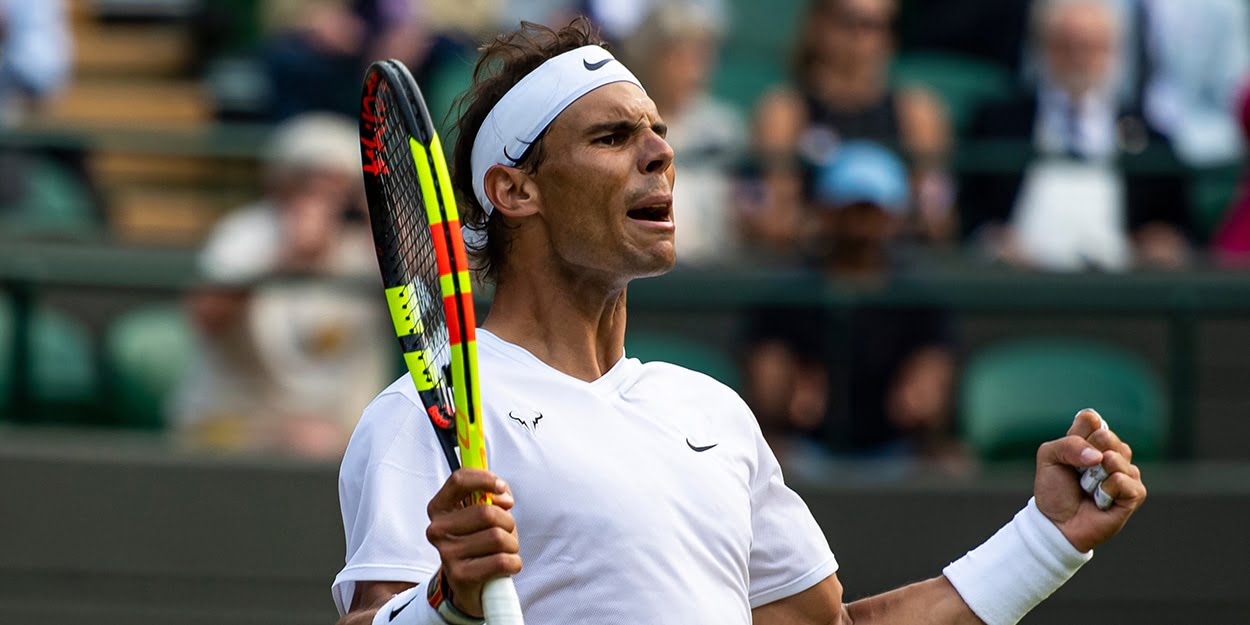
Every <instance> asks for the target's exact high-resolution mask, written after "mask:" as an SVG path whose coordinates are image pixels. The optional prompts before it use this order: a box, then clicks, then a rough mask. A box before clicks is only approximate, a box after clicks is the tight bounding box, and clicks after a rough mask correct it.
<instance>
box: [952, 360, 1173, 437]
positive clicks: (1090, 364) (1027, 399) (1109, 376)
mask: <svg viewBox="0 0 1250 625" xmlns="http://www.w3.org/2000/svg"><path fill="white" fill-rule="evenodd" d="M1085 407H1094V408H1096V409H1097V410H1098V411H1099V413H1100V414H1101V415H1102V416H1103V418H1105V419H1106V420H1107V421H1108V422H1109V423H1111V424H1112V426H1113V427H1114V428H1115V430H1116V432H1117V433H1118V434H1119V435H1120V436H1121V437H1123V438H1124V439H1125V440H1131V441H1133V442H1132V446H1133V452H1134V458H1135V460H1136V459H1151V458H1157V457H1158V456H1159V454H1160V453H1161V451H1162V450H1163V443H1164V435H1165V428H1166V424H1165V414H1164V413H1165V409H1164V401H1163V392H1162V390H1161V384H1160V382H1159V379H1158V377H1157V376H1156V375H1155V373H1154V372H1153V371H1151V370H1150V368H1149V367H1147V366H1146V365H1145V364H1144V363H1143V362H1141V360H1140V359H1139V358H1137V357H1136V356H1135V355H1134V354H1131V353H1129V352H1126V351H1123V350H1121V349H1119V348H1115V347H1112V346H1106V345H1101V344H1098V343H1096V342H1090V341H1088V340H1085V339H1080V340H1078V339H1062V338H1058V339H1044V338H1037V339H1021V340H1015V341H1009V342H1004V343H1000V344H998V345H995V346H992V347H990V348H987V349H985V350H982V351H981V352H980V353H977V354H975V355H974V356H973V358H972V359H971V361H970V362H969V363H968V365H967V367H966V370H965V373H964V378H963V388H962V392H961V398H960V415H961V416H962V419H963V421H962V427H963V429H964V433H965V436H966V440H967V441H968V443H969V444H970V445H972V447H973V448H974V449H975V450H976V451H977V453H978V454H979V455H980V456H981V457H983V458H985V459H989V460H1010V459H1020V460H1023V459H1031V458H1033V457H1034V456H1035V454H1036V452H1037V446H1038V445H1039V444H1041V443H1042V442H1045V441H1047V440H1051V439H1055V438H1059V437H1060V436H1063V434H1064V433H1065V432H1066V431H1067V429H1068V427H1069V426H1070V425H1071V424H1072V419H1073V417H1074V415H1075V414H1076V412H1077V411H1078V410H1080V409H1081V408H1085Z"/></svg>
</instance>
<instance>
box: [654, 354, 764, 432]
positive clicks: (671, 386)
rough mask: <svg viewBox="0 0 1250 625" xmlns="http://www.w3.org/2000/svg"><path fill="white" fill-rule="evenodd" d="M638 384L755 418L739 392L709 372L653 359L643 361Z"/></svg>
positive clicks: (710, 409) (716, 409)
mask: <svg viewBox="0 0 1250 625" xmlns="http://www.w3.org/2000/svg"><path fill="white" fill-rule="evenodd" d="M637 384H638V385H640V386H642V387H643V388H644V389H645V390H647V391H648V392H655V393H661V392H662V393H664V396H665V397H670V398H672V400H673V401H674V403H677V404H679V405H680V404H693V405H697V406H700V407H701V408H704V411H707V412H716V413H719V414H729V415H733V416H734V417H735V418H746V419H750V420H751V421H752V422H754V416H752V413H751V409H750V408H749V407H747V404H746V402H745V401H743V399H742V397H740V396H739V395H738V392H737V391H735V390H734V389H732V388H730V387H729V386H727V385H726V384H724V383H723V382H721V381H720V380H717V379H716V378H714V377H712V376H710V375H708V374H706V373H702V372H699V371H695V370H693V369H687V368H686V367H683V366H681V365H675V364H673V363H670V362H662V361H651V362H645V363H642V366H641V373H640V375H639V377H638V382H637ZM652 389H654V391H653V390H652Z"/></svg>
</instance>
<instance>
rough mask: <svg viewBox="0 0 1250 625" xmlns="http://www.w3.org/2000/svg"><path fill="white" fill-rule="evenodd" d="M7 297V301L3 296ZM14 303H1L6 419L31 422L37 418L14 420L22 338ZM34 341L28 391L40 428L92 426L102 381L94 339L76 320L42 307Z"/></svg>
mask: <svg viewBox="0 0 1250 625" xmlns="http://www.w3.org/2000/svg"><path fill="white" fill-rule="evenodd" d="M0 297H2V296H0ZM15 325H16V324H15V318H14V310H13V306H12V302H11V301H10V300H8V299H3V298H0V418H4V419H7V420H30V419H32V418H33V414H23V415H19V414H14V410H13V409H14V408H16V406H14V405H13V398H14V395H15V392H16V390H17V388H16V386H15V378H16V376H15V373H16V372H15V370H14V364H15V363H14V361H13V354H14V351H15V349H16V348H17V341H18V340H21V338H22V337H18V336H17V332H16V328H15ZM29 332H30V334H29V335H28V336H27V337H25V340H28V341H29V343H28V346H29V350H30V351H29V352H28V358H29V365H28V368H27V371H28V375H29V377H28V378H27V385H28V386H27V390H28V392H29V395H28V397H29V401H30V403H31V404H33V406H23V407H21V408H22V409H32V408H33V413H34V414H37V415H38V417H39V418H38V421H39V422H40V423H82V422H84V421H89V420H90V416H91V414H92V413H91V410H90V407H91V406H92V404H93V403H94V402H95V400H96V398H97V393H98V388H99V380H98V376H97V372H96V358H95V350H94V349H93V347H92V343H91V337H90V333H89V332H88V331H87V328H86V327H85V326H84V325H83V324H82V323H81V322H79V321H77V320H76V319H74V318H72V317H70V316H68V315H66V314H64V313H62V312H60V311H58V310H55V309H52V308H47V307H42V306H36V307H35V309H34V311H33V312H32V314H31V319H30V326H29Z"/></svg>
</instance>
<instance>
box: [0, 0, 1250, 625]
mask: <svg viewBox="0 0 1250 625" xmlns="http://www.w3.org/2000/svg"><path fill="white" fill-rule="evenodd" d="M579 13H580V14H587V15H589V16H590V17H591V18H592V19H593V20H594V21H595V22H596V23H597V24H599V25H600V27H601V28H602V30H603V33H604V35H605V36H606V37H607V38H608V39H610V40H611V41H612V44H613V50H614V51H615V52H616V54H617V55H618V57H620V58H622V60H624V62H625V63H626V64H627V65H629V66H630V67H631V68H632V69H633V70H634V72H635V73H636V74H638V76H639V77H640V79H641V80H642V82H643V83H644V84H645V85H646V86H647V89H648V93H649V95H650V96H651V98H652V99H653V100H654V101H655V102H656V105H657V107H658V109H659V111H660V113H661V115H662V116H663V117H664V118H665V120H666V121H667V122H668V124H669V126H670V128H671V131H670V135H669V140H670V142H671V143H672V145H673V147H674V150H675V152H676V155H677V156H676V160H677V169H678V176H677V185H676V188H675V194H676V198H675V218H676V221H677V226H678V229H677V247H678V257H679V267H678V269H677V270H675V271H674V272H673V273H672V274H671V275H669V276H666V277H663V278H659V279H654V280H646V281H640V282H637V283H635V284H634V285H633V286H631V288H630V304H631V312H632V315H631V319H630V329H629V335H628V337H627V353H628V354H629V355H631V356H637V357H640V358H642V359H643V360H666V361H671V362H676V363H678V364H682V365H685V366H688V367H691V368H694V369H697V370H700V371H704V372H706V373H708V374H710V375H713V376H714V377H716V378H718V379H720V380H721V381H722V382H725V383H726V384H728V385H730V386H732V387H734V388H735V389H736V390H737V391H738V392H739V393H740V394H742V396H743V397H744V398H745V399H746V400H747V402H748V403H749V404H750V405H751V407H752V409H753V410H754V411H755V414H756V416H757V417H758V419H759V420H760V424H761V426H762V428H763V430H764V432H765V435H766V436H767V437H768V438H769V440H770V442H771V443H772V446H773V448H774V450H775V451H776V452H777V454H778V456H779V458H780V459H781V461H782V463H783V465H784V466H785V468H786V470H787V476H788V477H789V479H790V480H791V481H793V482H794V483H795V484H797V485H798V487H799V489H800V491H802V492H803V493H804V495H805V497H806V498H807V500H808V501H809V502H810V504H811V506H812V508H813V510H814V512H816V514H817V517H818V519H820V520H821V522H822V526H823V527H825V529H826V531H827V532H828V533H829V534H830V540H831V543H832V545H833V547H834V549H835V552H836V553H838V554H839V560H840V561H841V562H842V563H843V567H844V574H843V575H842V577H843V581H844V584H846V585H847V588H848V592H849V593H850V595H849V596H852V597H854V596H862V595H866V594H871V593H875V592H879V591H882V590H885V589H887V588H889V587H891V586H894V585H897V584H901V583H904V582H906V581H910V580H912V579H917V578H919V577H921V576H928V575H931V574H933V573H934V572H935V571H936V570H938V568H940V566H942V565H944V564H945V563H946V562H948V561H950V560H952V559H954V558H956V557H958V556H959V555H961V554H962V553H963V551H964V550H966V549H967V548H968V547H971V546H972V545H975V544H977V543H978V542H979V541H980V540H981V539H983V538H984V536H987V535H988V533H989V532H991V531H992V530H993V529H994V528H996V527H998V526H999V525H1001V523H1002V522H1003V521H1005V520H1006V518H1007V517H1008V516H1009V515H1010V514H1011V512H1012V511H1014V510H1015V509H1016V508H1018V506H1019V504H1020V503H1021V502H1022V501H1023V500H1022V497H1023V493H1025V492H1027V491H1028V484H1029V474H1030V466H1029V465H1030V462H1031V461H1032V455H1033V453H1034V451H1035V450H1036V446H1037V444H1039V443H1040V442H1042V441H1044V440H1047V439H1050V438H1054V437H1056V436H1058V435H1060V434H1062V432H1063V431H1064V430H1066V428H1067V426H1068V425H1069V423H1070V421H1071V418H1072V415H1074V414H1075V413H1076V411H1077V410H1078V409H1080V408H1082V407H1085V406H1094V407H1097V408H1098V409H1099V410H1100V411H1101V413H1102V414H1103V416H1104V417H1106V419H1107V420H1108V421H1109V422H1110V423H1111V424H1112V426H1113V427H1115V429H1116V430H1117V431H1118V432H1119V433H1120V434H1121V436H1123V437H1124V438H1125V439H1126V440H1127V441H1129V442H1130V443H1131V444H1132V446H1133V449H1134V452H1135V455H1136V459H1137V460H1139V461H1140V462H1142V463H1143V464H1144V466H1146V467H1147V470H1146V481H1147V483H1148V485H1149V486H1150V487H1151V493H1152V495H1151V502H1150V503H1149V504H1148V505H1147V506H1146V508H1145V509H1144V510H1143V512H1142V513H1141V514H1140V515H1139V517H1140V518H1141V520H1140V522H1138V520H1137V519H1135V520H1134V523H1133V524H1131V525H1130V530H1129V531H1128V532H1126V534H1125V535H1124V536H1123V537H1122V538H1121V539H1119V540H1118V541H1116V543H1113V544H1112V545H1109V546H1108V547H1107V548H1106V554H1107V555H1105V556H1104V557H1100V558H1098V559H1096V560H1095V561H1094V563H1093V564H1091V565H1090V566H1089V567H1088V568H1087V572H1085V573H1083V574H1082V577H1083V578H1085V577H1087V576H1090V577H1096V576H1099V575H1104V576H1107V577H1108V578H1111V579H1116V580H1123V581H1122V582H1121V581H1117V582H1116V583H1115V584H1114V585H1113V586H1114V587H1110V585H1109V586H1108V587H1094V586H1089V587H1086V588H1067V589H1064V590H1062V591H1061V592H1060V593H1059V594H1058V595H1057V596H1056V598H1055V600H1054V601H1052V602H1050V603H1048V604H1047V605H1046V606H1044V607H1043V608H1042V609H1040V610H1039V611H1038V613H1036V614H1035V615H1033V616H1031V617H1029V619H1026V621H1025V622H1026V623H1046V622H1055V623H1058V622H1071V621H1072V620H1074V619H1075V618H1078V617H1088V618H1094V617H1095V616H1098V617H1099V618H1101V619H1102V620H1103V621H1104V622H1112V623H1120V622H1123V623H1130V622H1131V623H1153V622H1159V623H1164V622H1168V623H1171V622H1175V621H1176V620H1178V619H1180V618H1185V617H1189V618H1192V617H1193V616H1194V615H1195V614H1201V615H1203V616H1204V617H1205V618H1204V620H1203V621H1202V622H1204V623H1217V624H1218V623H1230V624H1231V623H1238V624H1245V623H1250V598H1248V596H1247V595H1246V593H1245V590H1244V589H1245V588H1246V587H1247V586H1250V569H1248V568H1247V567H1246V566H1245V565H1244V562H1245V561H1247V559H1250V539H1247V538H1246V534H1245V530H1244V528H1245V527H1248V526H1250V385H1247V380H1248V379H1250V315H1248V313H1250V195H1247V193H1248V188H1247V187H1245V186H1244V185H1243V184H1242V182H1243V177H1244V175H1245V173H1246V169H1245V147H1244V142H1245V137H1246V135H1247V134H1248V133H1250V2H1246V1H1245V0H941V1H922V0H770V1H768V2H758V1H751V0H667V1H663V2H661V1H659V0H511V1H509V0H461V1H459V2H450V1H448V0H217V1H209V0H63V1H58V0H38V1H36V0H0V492H4V493H6V494H7V495H8V496H7V497H5V501H4V503H3V504H0V582H2V583H0V621H4V622H23V619H30V618H35V617H36V616H38V617H39V618H45V617H46V616H47V615H48V614H51V613H56V614H61V615H63V616H66V617H70V618H75V617H85V616H87V615H90V616H92V617H93V618H94V619H95V621H96V622H100V621H103V622H114V621H116V622H127V623H146V622H152V623H155V622H158V621H159V622H162V623H168V622H170V621H171V620H172V621H173V622H186V623H198V622H204V623H209V622H222V621H223V620H227V619H228V620H230V621H232V622H246V623H252V622H255V623H288V622H289V623H295V622H312V621H323V622H330V621H332V619H333V609H332V607H331V604H330V601H329V596H328V593H326V592H325V590H326V589H328V585H329V582H330V580H331V579H332V577H333V573H334V571H335V570H337V568H338V566H339V564H340V563H341V556H342V535H341V526H340V525H338V518H339V517H338V512H337V501H336V498H335V491H334V488H335V482H334V480H335V472H336V470H337V459H338V458H339V457H340V456H341V453H342V450H343V447H344V446H345V445H346V442H347V439H348V437H349V436H350V433H351V430H352V427H353V426H354V424H355V420H356V419H357V418H358V417H359V414H360V411H361V409H362V408H363V407H364V405H365V404H366V403H367V402H368V401H369V399H370V398H371V397H372V396H373V395H374V394H375V393H376V392H377V391H378V390H380V389H381V388H383V387H384V386H385V384H387V383H388V382H389V381H390V380H392V379H394V378H395V377H396V376H398V375H399V374H400V372H401V371H402V361H401V360H400V357H399V354H398V353H397V351H396V350H395V348H394V346H393V342H394V341H393V339H390V338H389V336H388V335H389V330H388V328H389V326H388V325H387V320H386V319H385V317H384V316H383V315H382V314H379V313H382V310H381V309H382V306H381V305H380V300H379V299H378V295H377V289H376V287H377V277H376V261H375V259H374V257H373V250H372V246H371V240H370V235H369V231H368V222H367V216H366V214H365V207H364V202H363V193H362V189H361V180H360V170H359V167H360V163H359V152H358V139H357V135H356V126H355V119H354V116H355V114H356V110H357V106H358V96H359V81H360V78H361V76H362V75H363V71H364V68H365V67H366V66H367V64H368V62H369V61H371V60H373V59H378V58H398V59H401V60H403V61H404V62H405V63H406V64H407V65H408V66H409V67H410V68H411V69H412V71H413V73H414V75H415V76H416V78H417V80H418V83H419V84H420V86H421V88H422V90H423V92H424V94H425V97H426V100H427V102H428V103H429V105H430V108H431V110H432V113H433V114H434V116H435V117H436V123H440V124H441V126H442V127H443V128H444V130H445V134H447V133H448V132H450V128H451V125H452V124H451V120H452V119H454V114H455V99H456V97H457V96H458V95H459V94H460V93H461V92H463V90H464V89H465V88H466V87H467V86H468V85H469V83H470V81H471V75H472V71H473V63H474V61H475V59H476V48H477V46H479V45H480V44H481V43H482V42H485V41H489V40H490V38H491V37H493V36H494V35H495V34H496V33H498V32H500V31H502V30H506V29H511V28H514V27H515V26H516V24H517V23H518V21H519V20H522V19H525V20H531V21H536V22H540V23H543V24H548V25H553V26H558V25H562V24H564V23H567V22H568V21H569V20H570V19H571V18H572V17H573V16H575V15H577V14H579ZM452 143H454V142H452V141H444V144H445V145H450V144H452ZM482 291H483V293H485V295H484V296H483V299H482V301H481V302H480V304H479V305H480V306H482V307H483V312H484V311H485V310H486V309H487V308H488V307H489V288H484V289H482ZM917 519H922V520H926V521H928V523H916V520H917ZM1238 528H1240V529H1238ZM848 537H853V542H852V540H850V539H848ZM1178 539H1179V540H1181V542H1180V543H1179V546H1178V542H1177V541H1178ZM1225 559H1227V562H1229V563H1233V562H1240V564H1237V565H1232V564H1228V565H1227V566H1224V565H1222V564H1219V562H1223V561H1224V560H1225ZM1230 567H1231V568H1230ZM1160 571H1163V572H1160ZM1217 571H1219V572H1220V574H1218V575H1217V574H1216V572H1217ZM848 580H849V581H848ZM66 590H69V591H71V592H70V593H69V594H72V595H73V598H72V599H67V598H66V597H65V596H64V595H65V594H66V592H65V591H66ZM136 591H137V592H136ZM49 610H52V612H49ZM1099 615H1100V616H1099Z"/></svg>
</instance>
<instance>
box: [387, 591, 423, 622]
mask: <svg viewBox="0 0 1250 625" xmlns="http://www.w3.org/2000/svg"><path fill="white" fill-rule="evenodd" d="M416 598H417V596H416V595H413V596H412V599H416ZM412 599H409V600H408V603H405V604H404V605H401V606H399V607H398V608H395V609H393V610H391V618H390V620H392V621H393V620H395V617H397V616H399V613H400V612H403V611H404V608H406V607H408V604H409V603H412Z"/></svg>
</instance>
